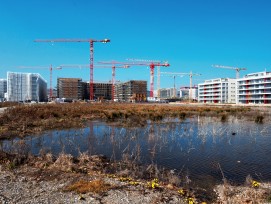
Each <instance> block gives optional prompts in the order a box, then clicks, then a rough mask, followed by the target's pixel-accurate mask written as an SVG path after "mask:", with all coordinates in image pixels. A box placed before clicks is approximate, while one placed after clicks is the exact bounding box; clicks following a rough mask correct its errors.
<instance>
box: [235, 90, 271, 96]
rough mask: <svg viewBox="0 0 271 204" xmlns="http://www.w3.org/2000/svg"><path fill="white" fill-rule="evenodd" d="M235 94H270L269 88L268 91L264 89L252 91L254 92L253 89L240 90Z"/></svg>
mask: <svg viewBox="0 0 271 204" xmlns="http://www.w3.org/2000/svg"><path fill="white" fill-rule="evenodd" d="M237 94H238V95H243V94H245V95H248V94H254V95H263V94H271V90H270V91H266V92H264V91H254V92H253V91H249V92H246V91H240V92H238V93H237Z"/></svg>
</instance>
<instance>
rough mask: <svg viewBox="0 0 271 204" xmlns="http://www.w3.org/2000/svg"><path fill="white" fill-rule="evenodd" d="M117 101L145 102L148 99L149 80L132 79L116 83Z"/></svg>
mask: <svg viewBox="0 0 271 204" xmlns="http://www.w3.org/2000/svg"><path fill="white" fill-rule="evenodd" d="M114 98H115V99H116V100H117V101H126V102H143V101H146V100H147V81H138V80H131V81H128V82H124V83H119V84H116V85H115V96H114Z"/></svg>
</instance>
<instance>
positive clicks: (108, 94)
mask: <svg viewBox="0 0 271 204" xmlns="http://www.w3.org/2000/svg"><path fill="white" fill-rule="evenodd" d="M82 88H83V98H84V99H89V98H90V97H89V88H90V86H89V82H82ZM93 95H94V99H95V100H112V83H111V82H94V83H93Z"/></svg>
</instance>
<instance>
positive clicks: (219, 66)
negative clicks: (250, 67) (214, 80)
mask: <svg viewBox="0 0 271 204" xmlns="http://www.w3.org/2000/svg"><path fill="white" fill-rule="evenodd" d="M212 66H213V67H215V68H224V69H234V70H236V79H239V77H240V71H241V70H247V69H246V68H239V67H230V66H224V65H212Z"/></svg>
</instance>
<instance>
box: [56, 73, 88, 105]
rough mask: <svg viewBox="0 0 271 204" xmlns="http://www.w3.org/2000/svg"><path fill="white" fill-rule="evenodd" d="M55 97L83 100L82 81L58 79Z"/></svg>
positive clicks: (77, 79)
mask: <svg viewBox="0 0 271 204" xmlns="http://www.w3.org/2000/svg"><path fill="white" fill-rule="evenodd" d="M57 97H58V98H66V99H67V100H79V99H84V98H83V88H82V79H79V78H58V79H57Z"/></svg>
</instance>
